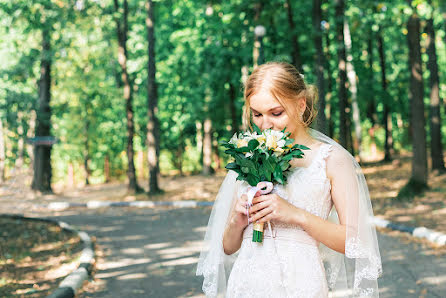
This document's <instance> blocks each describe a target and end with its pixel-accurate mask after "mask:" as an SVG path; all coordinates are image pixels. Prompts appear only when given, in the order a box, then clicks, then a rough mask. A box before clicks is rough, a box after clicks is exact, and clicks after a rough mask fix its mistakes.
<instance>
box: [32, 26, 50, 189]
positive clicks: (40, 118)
mask: <svg viewBox="0 0 446 298" xmlns="http://www.w3.org/2000/svg"><path fill="white" fill-rule="evenodd" d="M48 28H49V26H45V25H44V27H43V29H42V58H41V59H42V60H41V63H40V80H39V107H38V112H37V127H36V137H44V136H50V135H51V108H50V102H51V57H52V54H51V40H50V31H49V29H48ZM51 148H52V147H51V145H43V144H39V143H36V144H35V146H34V174H33V181H32V184H31V188H32V189H33V190H37V191H41V192H50V193H51V192H52V189H51V177H52V169H51Z"/></svg>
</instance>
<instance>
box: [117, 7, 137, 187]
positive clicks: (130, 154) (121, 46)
mask: <svg viewBox="0 0 446 298" xmlns="http://www.w3.org/2000/svg"><path fill="white" fill-rule="evenodd" d="M114 5H115V11H116V13H120V7H119V3H118V0H114ZM128 13H129V8H128V2H127V0H124V3H123V11H122V16H121V15H120V16H119V17H118V18H116V30H117V35H118V62H119V65H120V66H121V78H122V82H123V84H124V100H125V110H126V118H127V159H128V167H127V178H128V180H129V185H128V192H129V193H136V192H140V191H141V188H140V187H139V185H138V183H137V178H136V170H135V162H134V157H135V151H134V148H133V136H134V134H135V126H134V112H133V107H132V103H133V88H132V83H131V82H130V77H129V74H128V71H127V60H128V53H127V44H126V43H127V33H128Z"/></svg>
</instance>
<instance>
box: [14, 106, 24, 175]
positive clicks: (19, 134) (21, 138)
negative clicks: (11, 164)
mask: <svg viewBox="0 0 446 298" xmlns="http://www.w3.org/2000/svg"><path fill="white" fill-rule="evenodd" d="M23 123H24V117H23V112H22V111H19V112H18V113H17V124H18V126H17V137H18V140H17V152H18V154H17V159H16V161H15V167H16V168H17V169H21V168H22V167H23V163H24V158H25V138H26V136H25V130H24V129H23Z"/></svg>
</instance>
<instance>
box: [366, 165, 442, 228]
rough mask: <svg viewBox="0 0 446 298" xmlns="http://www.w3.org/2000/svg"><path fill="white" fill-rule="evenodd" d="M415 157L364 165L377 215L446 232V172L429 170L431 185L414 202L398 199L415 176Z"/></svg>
mask: <svg viewBox="0 0 446 298" xmlns="http://www.w3.org/2000/svg"><path fill="white" fill-rule="evenodd" d="M411 162H412V161H411V159H410V158H407V157H402V158H400V159H396V160H394V161H393V162H391V163H383V162H379V163H374V164H373V163H371V164H365V165H363V166H362V168H363V171H364V174H365V177H366V180H367V185H368V187H369V191H370V197H371V199H372V205H373V212H374V214H375V215H376V216H379V217H381V218H384V219H387V220H390V221H392V222H397V223H402V224H405V225H408V226H424V227H427V228H429V229H434V230H438V231H440V232H443V233H445V232H446V216H445V214H446V174H441V175H438V174H436V173H432V172H430V173H429V177H428V184H429V187H430V188H429V189H428V190H427V191H426V192H425V193H424V194H423V195H422V196H417V197H415V198H414V200H413V201H412V202H410V201H407V202H400V201H398V200H396V198H397V196H398V193H399V191H400V190H401V189H402V188H403V187H404V186H405V185H406V184H407V182H408V181H409V178H410V176H411Z"/></svg>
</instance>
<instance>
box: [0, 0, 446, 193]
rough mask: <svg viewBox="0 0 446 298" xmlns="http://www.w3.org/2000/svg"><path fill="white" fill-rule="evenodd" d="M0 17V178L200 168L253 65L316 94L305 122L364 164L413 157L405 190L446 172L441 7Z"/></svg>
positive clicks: (78, 182) (148, 10)
mask: <svg viewBox="0 0 446 298" xmlns="http://www.w3.org/2000/svg"><path fill="white" fill-rule="evenodd" d="M0 24H1V25H0V61H1V63H0V182H2V181H4V180H7V179H10V178H11V177H13V176H14V175H17V174H18V173H22V172H26V173H29V175H32V177H33V179H32V183H31V185H30V186H29V187H31V188H32V189H34V190H36V191H41V192H51V191H52V185H54V184H63V185H71V186H73V185H74V186H83V185H87V184H96V183H107V182H109V181H113V180H119V181H125V183H127V184H128V191H129V192H136V193H137V192H141V191H143V188H147V186H148V188H147V189H148V194H151V193H157V192H160V191H161V190H162V189H163V185H161V184H160V182H159V176H160V175H164V176H169V175H191V174H202V175H212V174H213V173H215V172H216V171H218V170H221V169H224V166H225V164H226V162H227V161H228V158H227V157H226V156H225V154H224V148H221V147H220V145H219V141H220V140H225V139H229V138H230V137H231V136H232V135H233V133H234V132H236V131H240V130H241V129H242V121H241V117H242V108H243V105H244V100H243V83H244V81H245V80H246V78H247V76H248V75H249V74H250V73H251V72H252V70H253V69H254V68H255V67H256V66H257V65H259V64H262V63H264V62H266V61H286V62H289V63H292V64H293V65H294V66H296V68H297V69H298V70H299V71H300V72H301V73H302V74H303V75H304V79H305V81H306V83H308V84H313V85H315V86H316V87H317V88H318V90H319V101H318V110H319V113H318V118H317V121H316V122H315V124H314V128H316V129H318V130H321V131H323V132H324V133H326V134H327V135H328V136H330V137H332V138H334V139H335V140H337V141H338V142H339V143H340V144H341V145H343V146H344V147H345V148H347V149H348V150H349V151H350V152H351V153H352V154H354V155H355V156H356V157H357V159H358V160H360V161H361V162H362V161H368V160H382V161H391V160H393V159H394V158H397V157H398V156H399V155H401V154H410V156H411V159H412V169H411V176H410V177H411V178H410V180H409V182H408V184H407V185H406V187H405V189H406V190H409V191H411V192H413V191H420V190H423V189H424V188H426V187H427V186H428V184H429V183H428V173H429V172H435V171H436V172H439V173H440V172H443V171H444V156H443V148H444V145H445V144H446V125H445V124H446V118H445V113H446V109H445V106H446V104H445V100H444V98H445V97H446V2H445V1H441V0H416V1H415V0H414V1H410V0H408V1H403V0H394V1H371V0H362V1H359V0H352V1H344V0H335V1H323V0H313V1H291V0H270V1H265V0H257V1H242V0H227V1H221V0H182V1H177V0H158V1H152V0H146V1H138V0H65V1H63V0H36V1H28V0H15V1H7V0H1V1H0Z"/></svg>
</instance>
